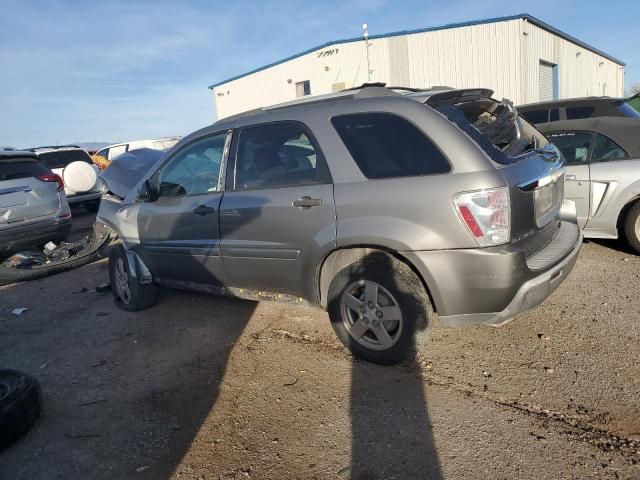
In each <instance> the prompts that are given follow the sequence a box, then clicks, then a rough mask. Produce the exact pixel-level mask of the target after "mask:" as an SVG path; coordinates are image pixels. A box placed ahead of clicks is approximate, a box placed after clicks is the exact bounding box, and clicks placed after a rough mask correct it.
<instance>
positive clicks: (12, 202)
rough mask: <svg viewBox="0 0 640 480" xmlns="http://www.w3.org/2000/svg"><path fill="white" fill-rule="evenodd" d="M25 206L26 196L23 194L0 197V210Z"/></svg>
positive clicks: (13, 193)
mask: <svg viewBox="0 0 640 480" xmlns="http://www.w3.org/2000/svg"><path fill="white" fill-rule="evenodd" d="M26 204H27V195H26V194H25V193H24V192H12V193H5V194H4V195H0V208H9V207H18V206H20V205H26Z"/></svg>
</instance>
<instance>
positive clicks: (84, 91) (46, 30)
mask: <svg viewBox="0 0 640 480" xmlns="http://www.w3.org/2000/svg"><path fill="white" fill-rule="evenodd" d="M517 13H529V14H531V15H533V16H535V17H537V18H539V19H541V20H543V21H545V22H547V23H549V24H551V25H553V26H554V27H556V28H559V29H560V30H563V31H565V32H566V33H569V34H571V35H573V36H575V37H577V38H579V39H581V40H583V41H585V42H587V43H589V44H591V45H593V46H595V47H596V48H599V49H601V50H603V51H605V52H606V53H608V54H610V55H613V56H614V57H616V58H619V59H621V60H623V61H625V62H626V63H627V72H626V78H625V85H626V86H627V87H628V86H630V85H631V84H633V83H637V82H640V41H639V40H638V25H639V23H638V19H639V18H640V2H637V0H628V1H627V0H624V1H610V2H607V3H606V4H605V3H604V2H601V1H594V0H584V1H580V2H577V1H576V2H573V1H558V0H536V1H527V0H523V1H520V2H513V1H506V0H504V1H503V0H483V1H477V0H450V1H448V2H446V3H444V2H431V1H425V0H421V1H411V0H409V1H400V0H396V1H393V0H340V1H334V0H324V1H322V2H310V1H303V0H298V1H293V0H291V1H289V0H282V1H263V2H248V1H243V0H236V1H233V2H216V1H195V0H194V1H186V0H181V1H171V2H163V1H151V0H142V1H135V0H128V1H127V0H112V1H110V0H103V1H95V2H94V1H88V0H87V1H80V0H67V1H61V0H47V1H29V0H2V9H1V10H0V65H1V66H2V68H1V69H0V145H15V146H19V147H25V146H30V145H35V144H51V143H53V144H55V143H58V142H59V143H67V142H75V141H107V142H110V141H111V142H116V141H124V140H130V139H136V138H148V137H158V136H163V135H185V134H187V133H189V132H191V131H193V130H195V129H197V128H200V127H202V126H204V125H207V124H210V123H212V122H213V121H214V119H215V112H214V108H213V97H212V96H211V93H210V91H209V90H208V89H207V86H208V85H210V84H211V83H214V82H216V81H219V80H224V79H225V78H227V77H230V76H233V75H236V74H239V73H243V72H245V71H247V70H250V69H252V68H255V67H258V66H260V65H263V64H265V63H270V62H272V61H274V60H278V59H280V58H283V57H285V56H288V55H291V54H294V53H297V52H299V51H302V50H305V49H307V48H310V47H313V46H316V45H319V44H321V43H324V42H326V41H329V40H334V39H340V38H345V37H355V36H359V35H360V34H361V25H362V23H363V22H367V23H368V24H369V32H370V33H371V34H379V33H386V32H391V31H396V30H404V29H414V28H422V27H427V26H436V25H442V24H447V23H451V22H459V21H468V20H476V19H482V18H488V17H496V16H505V15H513V14H517Z"/></svg>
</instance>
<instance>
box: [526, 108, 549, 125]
mask: <svg viewBox="0 0 640 480" xmlns="http://www.w3.org/2000/svg"><path fill="white" fill-rule="evenodd" d="M520 114H521V115H522V116H523V117H524V118H526V119H527V121H528V122H529V123H533V124H534V125H535V124H536V123H547V122H548V121H549V110H547V109H544V110H531V111H529V112H521V113H520Z"/></svg>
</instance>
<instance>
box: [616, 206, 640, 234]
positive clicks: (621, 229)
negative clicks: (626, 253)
mask: <svg viewBox="0 0 640 480" xmlns="http://www.w3.org/2000/svg"><path fill="white" fill-rule="evenodd" d="M639 200H640V195H638V196H636V197H633V198H632V199H631V200H629V201H628V202H627V203H626V204H625V206H624V207H622V210H620V214H619V215H618V222H617V223H616V227H617V230H618V238H624V237H625V234H624V222H625V220H626V218H627V214H628V213H629V210H631V209H632V208H633V206H634V205H635V204H636V202H638V201H639Z"/></svg>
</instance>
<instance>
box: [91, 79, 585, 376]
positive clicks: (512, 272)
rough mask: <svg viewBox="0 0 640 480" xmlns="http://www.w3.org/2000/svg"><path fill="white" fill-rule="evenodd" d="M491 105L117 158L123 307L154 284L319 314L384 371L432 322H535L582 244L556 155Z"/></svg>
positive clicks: (109, 189)
mask: <svg viewBox="0 0 640 480" xmlns="http://www.w3.org/2000/svg"><path fill="white" fill-rule="evenodd" d="M492 93H493V92H492V91H491V90H482V89H473V90H447V91H444V92H443V91H433V92H430V91H417V92H411V91H401V90H391V89H387V88H382V87H379V86H376V87H363V88H360V89H356V90H352V91H345V92H341V93H337V94H332V95H328V96H321V97H315V98H310V99H305V100H300V101H296V102H292V103H289V104H282V105H277V106H274V107H269V108H263V109H259V110H255V111H252V112H247V113H245V114H241V115H238V116H235V117H230V118H227V119H223V120H220V121H219V122H217V123H215V124H213V125H212V126H209V127H206V128H204V129H202V130H199V131H197V132H195V133H193V134H191V135H189V136H188V137H186V138H184V139H182V140H181V141H180V142H179V143H178V144H177V145H176V146H175V147H174V148H173V149H172V150H171V151H169V152H168V153H167V154H166V155H164V156H162V157H161V158H159V159H157V161H153V162H151V163H150V164H147V165H146V166H145V167H144V168H139V169H138V170H135V169H134V168H132V165H138V166H139V165H142V164H144V162H131V165H128V164H124V163H122V162H119V161H118V160H119V159H116V160H115V161H114V162H113V163H112V165H111V166H110V167H109V168H108V169H107V170H106V171H105V172H104V174H103V180H104V181H105V183H106V186H105V187H104V190H105V192H106V194H105V195H104V197H103V199H102V204H101V206H100V211H99V212H98V219H97V221H98V222H100V223H103V224H106V225H108V226H109V227H110V228H111V229H112V230H113V231H114V232H116V233H117V235H118V236H119V237H120V239H121V241H122V243H121V245H117V246H115V247H114V248H113V249H112V250H111V254H110V261H109V270H110V275H111V281H112V284H113V292H114V295H115V297H116V301H117V303H118V304H119V305H120V306H121V307H122V308H124V309H126V310H140V309H143V308H147V307H150V306H151V305H153V303H154V302H155V300H156V293H157V285H166V286H172V287H177V288H188V289H194V290H201V291H206V292H212V293H217V294H225V295H231V296H236V297H241V298H249V299H271V300H273V299H275V300H280V301H288V302H293V303H300V302H305V303H311V304H316V305H320V306H322V307H324V308H326V309H327V310H328V312H329V316H330V319H331V323H332V325H333V328H334V330H335V332H336V333H337V335H338V337H339V338H340V340H341V341H342V342H343V343H344V344H345V345H346V346H347V347H348V348H350V349H351V350H352V351H353V352H354V353H356V354H358V355H360V356H362V357H364V358H366V359H368V360H370V361H374V362H378V363H394V362H397V361H400V360H402V359H403V358H405V357H406V356H407V355H408V354H409V353H410V352H411V351H412V350H413V348H414V342H415V338H416V334H417V333H418V332H421V331H422V330H424V328H425V327H426V325H427V324H428V322H429V321H430V320H431V318H432V316H433V311H434V310H435V311H436V312H437V313H438V314H439V317H440V320H441V321H442V322H443V323H444V324H447V325H477V324H485V325H499V324H502V323H505V322H507V321H509V320H510V319H512V318H513V317H514V316H515V315H517V314H518V313H519V312H522V311H523V310H526V309H529V308H532V307H534V306H536V305H538V304H539V303H541V302H542V301H543V300H544V299H545V298H546V297H547V296H548V295H549V294H551V292H553V290H554V289H555V288H556V287H557V286H558V285H560V283H562V281H563V280H564V279H565V278H566V276H567V275H568V273H569V272H570V271H571V269H572V267H573V265H574V263H575V261H576V258H577V254H578V251H579V248H580V245H581V239H582V237H581V233H580V230H579V228H578V226H577V224H576V223H575V219H573V221H562V220H561V219H560V209H561V204H562V197H563V184H564V178H563V174H564V162H563V158H562V155H560V154H559V152H558V150H557V149H556V148H555V147H554V146H553V145H551V144H550V143H549V142H548V141H547V140H546V138H545V137H544V136H543V135H542V134H540V133H539V132H538V131H537V130H536V129H535V128H533V127H532V126H531V125H529V124H528V123H527V122H525V121H523V120H522V119H521V118H519V117H518V115H517V113H516V112H515V110H514V109H513V107H512V106H511V104H510V103H509V102H506V101H502V102H497V101H496V100H493V99H492V98H491V94H492ZM132 186H133V188H132ZM418 338H422V336H418Z"/></svg>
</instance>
